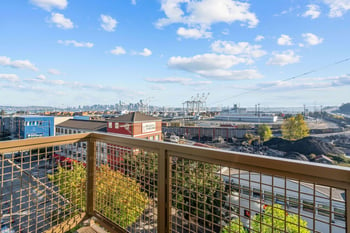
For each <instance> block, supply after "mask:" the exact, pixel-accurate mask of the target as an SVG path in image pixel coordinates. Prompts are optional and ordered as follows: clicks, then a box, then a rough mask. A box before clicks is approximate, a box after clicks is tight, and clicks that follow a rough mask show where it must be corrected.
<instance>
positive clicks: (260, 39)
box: [255, 35, 265, 42]
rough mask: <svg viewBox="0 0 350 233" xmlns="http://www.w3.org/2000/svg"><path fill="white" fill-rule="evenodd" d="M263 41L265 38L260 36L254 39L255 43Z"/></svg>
mask: <svg viewBox="0 0 350 233" xmlns="http://www.w3.org/2000/svg"><path fill="white" fill-rule="evenodd" d="M263 39H265V37H264V36H262V35H257V36H256V37H255V41H257V42H259V41H262V40H263Z"/></svg>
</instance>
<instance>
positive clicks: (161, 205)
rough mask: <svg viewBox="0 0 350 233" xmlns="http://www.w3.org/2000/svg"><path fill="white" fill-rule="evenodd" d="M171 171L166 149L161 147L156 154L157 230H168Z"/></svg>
mask: <svg viewBox="0 0 350 233" xmlns="http://www.w3.org/2000/svg"><path fill="white" fill-rule="evenodd" d="M170 182H171V173H170V162H169V156H168V153H167V150H166V149H165V148H161V150H160V153H159V155H158V229H157V231H158V232H164V233H168V232H170V220H171V196H170V194H171V191H170Z"/></svg>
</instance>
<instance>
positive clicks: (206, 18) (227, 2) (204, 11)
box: [156, 0, 259, 32]
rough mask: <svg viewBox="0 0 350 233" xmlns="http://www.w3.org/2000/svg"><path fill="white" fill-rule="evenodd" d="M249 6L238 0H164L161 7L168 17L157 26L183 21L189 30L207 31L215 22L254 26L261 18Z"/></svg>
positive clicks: (160, 20)
mask: <svg viewBox="0 0 350 233" xmlns="http://www.w3.org/2000/svg"><path fill="white" fill-rule="evenodd" d="M249 8H250V4H249V3H246V2H240V1H238V0H202V1H197V0H162V1H161V9H162V10H163V11H164V13H165V16H166V17H165V18H161V19H159V20H158V21H157V23H156V26H157V27H159V28H161V27H164V26H167V25H170V24H173V23H181V24H185V25H187V26H189V28H190V29H187V30H191V28H197V29H198V28H200V29H201V30H202V31H203V32H205V31H207V30H208V29H210V27H211V25H212V24H215V23H229V24H230V23H233V22H236V21H240V22H242V24H246V25H248V27H250V28H254V27H256V26H257V24H258V23H259V20H258V19H257V17H256V15H255V14H254V13H252V12H251V11H250V9H249Z"/></svg>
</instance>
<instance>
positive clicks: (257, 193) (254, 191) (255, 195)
mask: <svg viewBox="0 0 350 233" xmlns="http://www.w3.org/2000/svg"><path fill="white" fill-rule="evenodd" d="M260 193H261V190H260V189H256V188H254V189H253V197H256V198H260Z"/></svg>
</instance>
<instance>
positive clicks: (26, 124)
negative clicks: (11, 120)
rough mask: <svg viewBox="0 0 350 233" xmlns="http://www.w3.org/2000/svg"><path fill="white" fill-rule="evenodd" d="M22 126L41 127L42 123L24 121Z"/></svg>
mask: <svg viewBox="0 0 350 233" xmlns="http://www.w3.org/2000/svg"><path fill="white" fill-rule="evenodd" d="M23 125H25V126H33V125H43V122H42V121H24V122H23Z"/></svg>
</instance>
